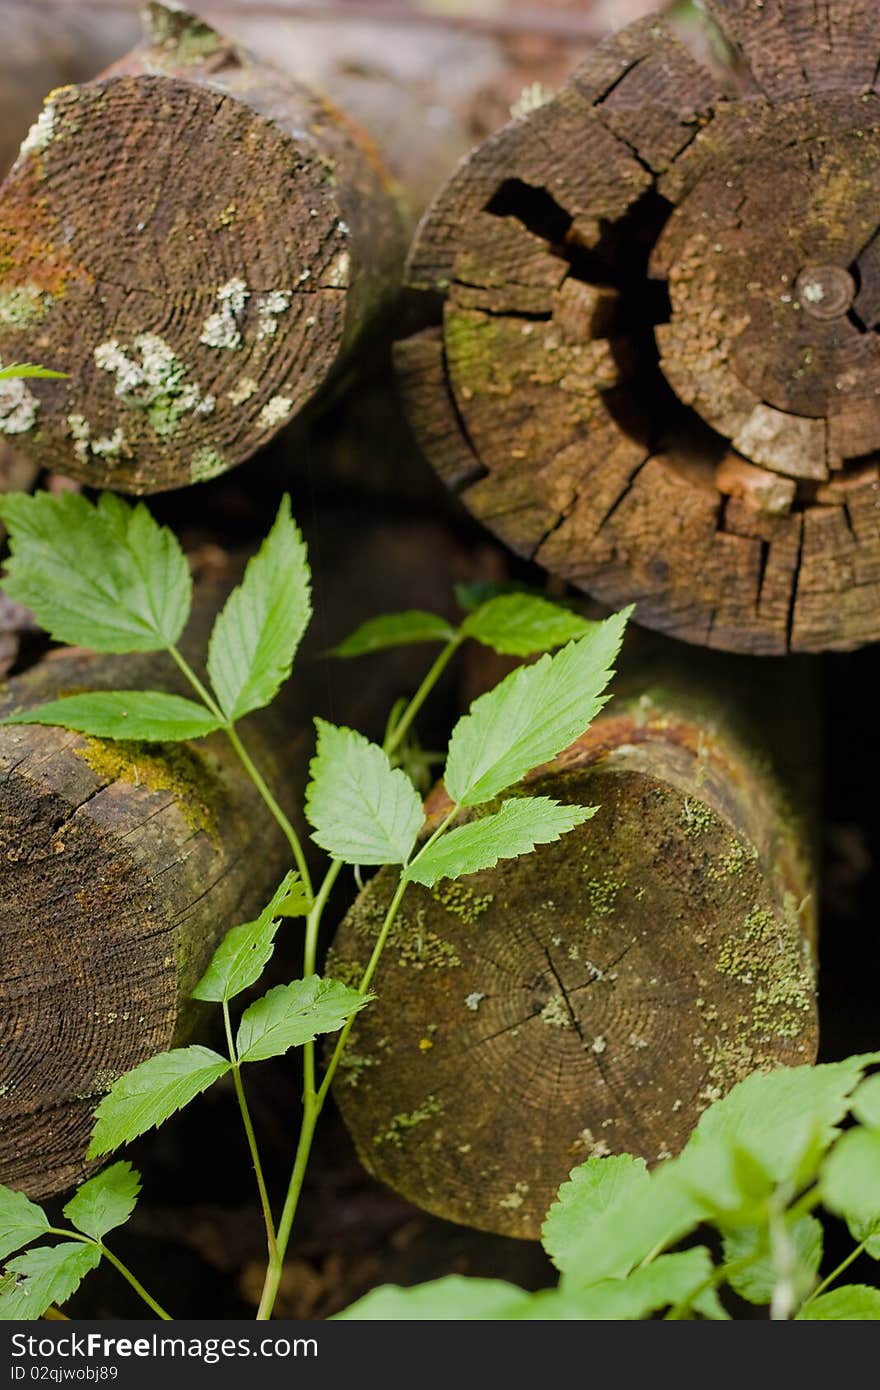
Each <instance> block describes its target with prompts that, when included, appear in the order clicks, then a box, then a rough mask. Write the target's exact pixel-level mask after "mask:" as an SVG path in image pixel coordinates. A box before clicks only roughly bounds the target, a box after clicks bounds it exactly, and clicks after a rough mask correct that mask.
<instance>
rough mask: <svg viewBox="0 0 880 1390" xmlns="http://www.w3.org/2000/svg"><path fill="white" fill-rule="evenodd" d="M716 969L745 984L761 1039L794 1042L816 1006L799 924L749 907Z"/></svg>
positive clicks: (754, 1030) (753, 1023)
mask: <svg viewBox="0 0 880 1390" xmlns="http://www.w3.org/2000/svg"><path fill="white" fill-rule="evenodd" d="M715 968H716V970H718V971H719V972H720V973H721V974H722V975H728V976H730V977H731V978H732V979H735V980H738V981H740V982H741V983H742V984H745V985H749V986H750V987H751V991H752V1004H751V1024H750V1031H751V1032H752V1033H753V1034H757V1035H760V1036H761V1037H762V1038H768V1037H777V1038H786V1039H791V1038H796V1037H798V1036H799V1035H800V1034H801V1033H802V1032H803V1030H804V1028H805V1027H806V1025H807V1023H808V1021H809V1018H810V1015H811V1014H812V1012H813V1008H814V1003H815V1001H814V994H813V970H812V962H811V958H810V955H809V947H808V945H807V943H806V941H805V940H804V938H803V935H802V933H801V930H800V924H799V922H797V920H795V921H794V922H792V921H791V920H784V921H780V920H779V919H778V918H777V917H776V916H775V915H774V914H773V913H772V912H770V911H768V910H767V909H766V908H757V907H756V908H753V909H752V910H751V912H750V913H749V914H748V916H747V917H746V919H745V923H744V925H743V930H742V932H741V933H740V934H739V935H738V936H736V937H731V938H729V939H728V940H727V941H726V942H724V943H723V944H722V946H721V948H720V950H719V952H718V956H717V959H716V962H715Z"/></svg>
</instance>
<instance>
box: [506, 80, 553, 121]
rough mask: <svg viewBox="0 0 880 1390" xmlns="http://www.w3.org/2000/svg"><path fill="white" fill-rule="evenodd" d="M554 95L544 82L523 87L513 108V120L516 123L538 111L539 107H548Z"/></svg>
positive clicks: (511, 113)
mask: <svg viewBox="0 0 880 1390" xmlns="http://www.w3.org/2000/svg"><path fill="white" fill-rule="evenodd" d="M552 95H553V93H552V92H550V91H548V89H547V88H546V87H545V86H544V84H543V83H542V82H530V83H529V85H528V86H527V87H523V89H522V91H521V92H520V94H519V96H518V97H517V99H516V101H515V102H514V103H513V105H512V106H511V108H510V118H511V120H514V121H515V120H517V119H518V118H519V117H520V116H527V115H528V114H529V112H530V111H537V109H538V107H539V106H545V105H546V103H547V102H548V101H549V100H550V98H551V96H552Z"/></svg>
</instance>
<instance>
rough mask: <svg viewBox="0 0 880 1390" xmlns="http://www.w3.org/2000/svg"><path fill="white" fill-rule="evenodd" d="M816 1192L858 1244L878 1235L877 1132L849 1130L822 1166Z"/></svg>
mask: <svg viewBox="0 0 880 1390" xmlns="http://www.w3.org/2000/svg"><path fill="white" fill-rule="evenodd" d="M819 1191H820V1192H821V1193H822V1201H823V1202H824V1203H825V1205H826V1207H828V1209H829V1211H833V1212H835V1213H836V1214H837V1215H838V1216H842V1217H843V1218H844V1220H845V1221H846V1222H847V1224H848V1226H849V1228H850V1230H851V1231H852V1233H853V1235H854V1236H855V1238H856V1240H857V1241H859V1242H861V1241H863V1240H867V1239H868V1237H869V1236H874V1235H880V1130H877V1129H850V1130H848V1131H847V1132H846V1134H844V1135H843V1137H842V1138H841V1139H838V1141H837V1143H836V1144H835V1146H834V1148H833V1149H832V1150H831V1152H830V1154H829V1155H828V1157H827V1159H826V1160H825V1162H824V1164H823V1165H822V1171H821V1172H820V1174H819ZM871 1253H872V1254H873V1253H874V1252H873V1250H872V1252H871Z"/></svg>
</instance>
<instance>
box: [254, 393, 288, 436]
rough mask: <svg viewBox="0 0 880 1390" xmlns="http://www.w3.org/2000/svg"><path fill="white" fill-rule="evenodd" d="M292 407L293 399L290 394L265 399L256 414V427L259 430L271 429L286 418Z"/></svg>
mask: <svg viewBox="0 0 880 1390" xmlns="http://www.w3.org/2000/svg"><path fill="white" fill-rule="evenodd" d="M292 409H293V401H292V399H291V398H290V396H273V397H272V399H271V400H269V401H267V402H266V404H265V405H264V406H263V409H262V410H261V411H260V413H259V415H258V416H257V428H258V429H261V430H271V429H274V428H275V427H276V426H277V425H281V424H283V423H284V421H285V420H286V419H287V417H288V415H289V414H290V412H291V410H292Z"/></svg>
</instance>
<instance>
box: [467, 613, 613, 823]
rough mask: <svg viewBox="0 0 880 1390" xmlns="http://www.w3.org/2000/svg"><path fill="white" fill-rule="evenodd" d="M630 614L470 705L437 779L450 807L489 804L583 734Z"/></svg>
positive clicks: (524, 670) (514, 676)
mask: <svg viewBox="0 0 880 1390" xmlns="http://www.w3.org/2000/svg"><path fill="white" fill-rule="evenodd" d="M631 612H632V609H629V608H627V609H625V610H624V611H623V612H621V613H617V614H615V616H614V617H613V618H608V619H607V620H606V621H605V622H604V623H599V624H598V625H597V626H596V629H595V631H593V632H591V633H590V635H589V636H587V637H582V638H581V639H580V641H578V642H572V643H570V644H569V646H567V647H563V649H562V651H560V652H557V653H556V655H555V656H550V655H545V656H542V657H541V658H540V660H539V661H537V662H536V663H535V664H534V665H533V666H524V667H521V668H520V669H519V670H517V671H513V672H512V673H511V674H510V675H509V676H507V677H506V678H505V679H504V680H503V681H502V682H501V683H500V685H497V686H496V687H495V689H494V690H490V691H489V692H488V694H486V695H481V696H480V698H479V699H478V700H475V701H474V704H473V705H472V706H471V710H470V713H469V714H466V715H465V716H464V718H462V719H460V720H459V721H458V723H457V724H456V726H455V728H454V729H453V731H452V738H451V740H450V743H449V757H448V759H447V762H446V772H445V775H444V780H445V782H446V790H447V791H448V793H449V795H450V797H451V798H452V800H453V801H454V802H455V803H456V804H457V805H460V806H478V805H479V804H480V803H481V802H485V801H491V800H492V798H493V797H495V796H498V795H499V793H501V792H503V791H505V790H506V789H507V788H508V787H510V786H512V785H513V783H514V782H518V781H520V779H521V778H522V777H524V776H525V774H526V773H527V772H530V771H531V770H532V769H533V768H535V767H538V766H539V764H541V763H544V762H547V761H549V759H551V758H555V757H556V755H557V754H558V753H561V752H562V750H563V749H564V748H567V747H568V745H569V744H570V743H572V742H573V741H574V740H575V739H576V738H578V737H579V736H580V735H581V734H582V733H583V732H584V731H585V729H586V728H587V727H588V725H589V724H590V721H591V720H592V719H593V718H594V717H595V715H596V714H597V713H598V712H599V710H600V709H601V708H602V705H603V703H604V701H603V699H602V692H603V691H604V689H605V687H606V686H607V684H608V682H609V680H610V679H611V674H612V670H611V668H612V664H613V662H614V659H615V657H616V656H617V653H618V651H619V649H620V643H621V641H622V639H623V630H624V627H625V626H626V621H627V618H628V617H629V615H630V613H631Z"/></svg>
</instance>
